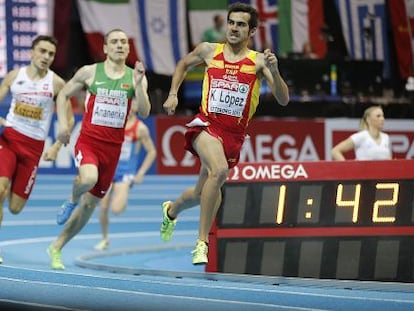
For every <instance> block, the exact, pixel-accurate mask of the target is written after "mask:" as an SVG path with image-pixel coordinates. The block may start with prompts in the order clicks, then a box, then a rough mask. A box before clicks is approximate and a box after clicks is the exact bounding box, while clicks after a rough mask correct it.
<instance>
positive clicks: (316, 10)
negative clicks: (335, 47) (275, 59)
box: [278, 0, 326, 58]
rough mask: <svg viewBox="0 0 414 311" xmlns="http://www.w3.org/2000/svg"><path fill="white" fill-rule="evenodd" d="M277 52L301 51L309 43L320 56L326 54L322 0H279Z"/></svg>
mask: <svg viewBox="0 0 414 311" xmlns="http://www.w3.org/2000/svg"><path fill="white" fill-rule="evenodd" d="M278 11H279V14H278V15H279V48H280V50H279V53H280V54H281V55H287V54H289V53H290V52H295V53H298V52H299V53H300V52H303V49H304V46H305V45H306V44H310V46H311V47H312V51H313V52H314V53H315V54H316V55H317V56H318V57H320V58H322V57H324V56H325V54H326V41H325V40H324V37H323V35H322V32H321V30H322V28H323V26H324V24H325V21H324V17H323V1H322V0H279V1H278Z"/></svg>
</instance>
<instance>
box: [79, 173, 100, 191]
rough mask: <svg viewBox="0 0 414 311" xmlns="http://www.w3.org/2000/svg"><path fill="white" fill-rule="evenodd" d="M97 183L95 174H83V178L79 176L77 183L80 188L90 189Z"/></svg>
mask: <svg viewBox="0 0 414 311" xmlns="http://www.w3.org/2000/svg"><path fill="white" fill-rule="evenodd" d="M97 181H98V176H96V175H95V174H85V175H83V176H79V178H78V181H77V182H78V183H79V185H80V186H82V187H88V188H92V187H93V186H94V185H95V184H96V182H97Z"/></svg>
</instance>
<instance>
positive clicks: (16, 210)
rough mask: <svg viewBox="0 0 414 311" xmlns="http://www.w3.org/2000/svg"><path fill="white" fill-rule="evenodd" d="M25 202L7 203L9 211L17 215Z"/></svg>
mask: <svg viewBox="0 0 414 311" xmlns="http://www.w3.org/2000/svg"><path fill="white" fill-rule="evenodd" d="M25 203H26V201H24V202H14V201H13V200H12V201H11V202H10V203H9V211H10V212H11V213H12V214H14V215H17V214H19V213H20V212H21V211H22V210H23V208H24V205H25Z"/></svg>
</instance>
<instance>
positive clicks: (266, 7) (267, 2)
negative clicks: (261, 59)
mask: <svg viewBox="0 0 414 311" xmlns="http://www.w3.org/2000/svg"><path fill="white" fill-rule="evenodd" d="M279 1H280V0H279ZM234 2H243V3H248V4H251V5H252V6H253V7H254V8H256V10H257V12H258V13H259V25H258V27H257V33H256V35H255V36H254V37H253V40H254V48H255V49H256V50H258V51H263V50H264V49H266V48H270V49H271V50H272V51H275V52H278V51H279V47H278V41H277V33H278V28H279V21H278V10H277V2H278V0H229V3H230V4H231V3H234Z"/></svg>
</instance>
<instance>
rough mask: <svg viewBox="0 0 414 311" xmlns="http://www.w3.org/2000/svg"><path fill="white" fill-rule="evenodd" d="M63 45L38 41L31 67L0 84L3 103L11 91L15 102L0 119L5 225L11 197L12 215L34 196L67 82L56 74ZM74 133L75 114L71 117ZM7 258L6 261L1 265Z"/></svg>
mask: <svg viewBox="0 0 414 311" xmlns="http://www.w3.org/2000/svg"><path fill="white" fill-rule="evenodd" d="M56 46H57V41H56V39H55V38H53V37H51V36H43V35H41V36H38V37H36V38H35V39H34V40H33V42H32V47H31V51H30V53H31V54H30V56H31V61H30V64H29V65H28V66H24V67H22V68H18V69H14V70H12V71H10V72H9V73H8V74H7V75H6V76H5V77H4V79H3V81H2V83H1V85H0V101H1V100H3V99H4V98H5V97H6V95H7V94H8V93H9V92H10V93H11V95H12V101H11V103H10V108H9V111H8V113H7V116H6V118H1V117H0V127H1V126H4V128H3V132H2V134H1V135H0V159H1V160H0V224H1V221H2V219H3V204H4V202H5V200H6V198H7V197H8V198H9V210H10V212H11V213H13V214H19V213H20V212H21V211H22V210H23V208H24V207H25V205H26V202H27V200H28V199H29V197H30V194H31V192H32V189H33V186H34V183H35V180H36V176H37V168H38V166H39V161H40V157H41V156H42V153H43V149H44V144H45V139H46V137H47V136H48V134H49V127H50V123H51V120H52V116H53V113H54V111H55V97H56V94H57V93H58V92H59V91H60V90H61V89H62V87H63V85H64V84H65V81H64V80H63V79H62V78H61V77H59V76H58V75H57V74H56V73H54V72H53V71H52V70H50V69H49V68H50V66H51V65H52V63H53V60H54V59H55V55H56ZM67 116H68V117H69V120H65V122H69V124H67V125H66V126H67V127H68V128H69V129H71V128H72V126H73V123H74V119H73V114H72V115H71V114H70V113H68V114H67ZM60 147H61V143H60V142H59V141H57V142H56V143H55V144H53V145H52V146H51V147H49V148H48V149H47V150H46V151H45V154H44V159H45V160H46V161H50V160H55V159H56V156H57V152H58V151H59V149H60ZM2 261H3V259H2V258H1V257H0V263H1V262H2Z"/></svg>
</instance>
